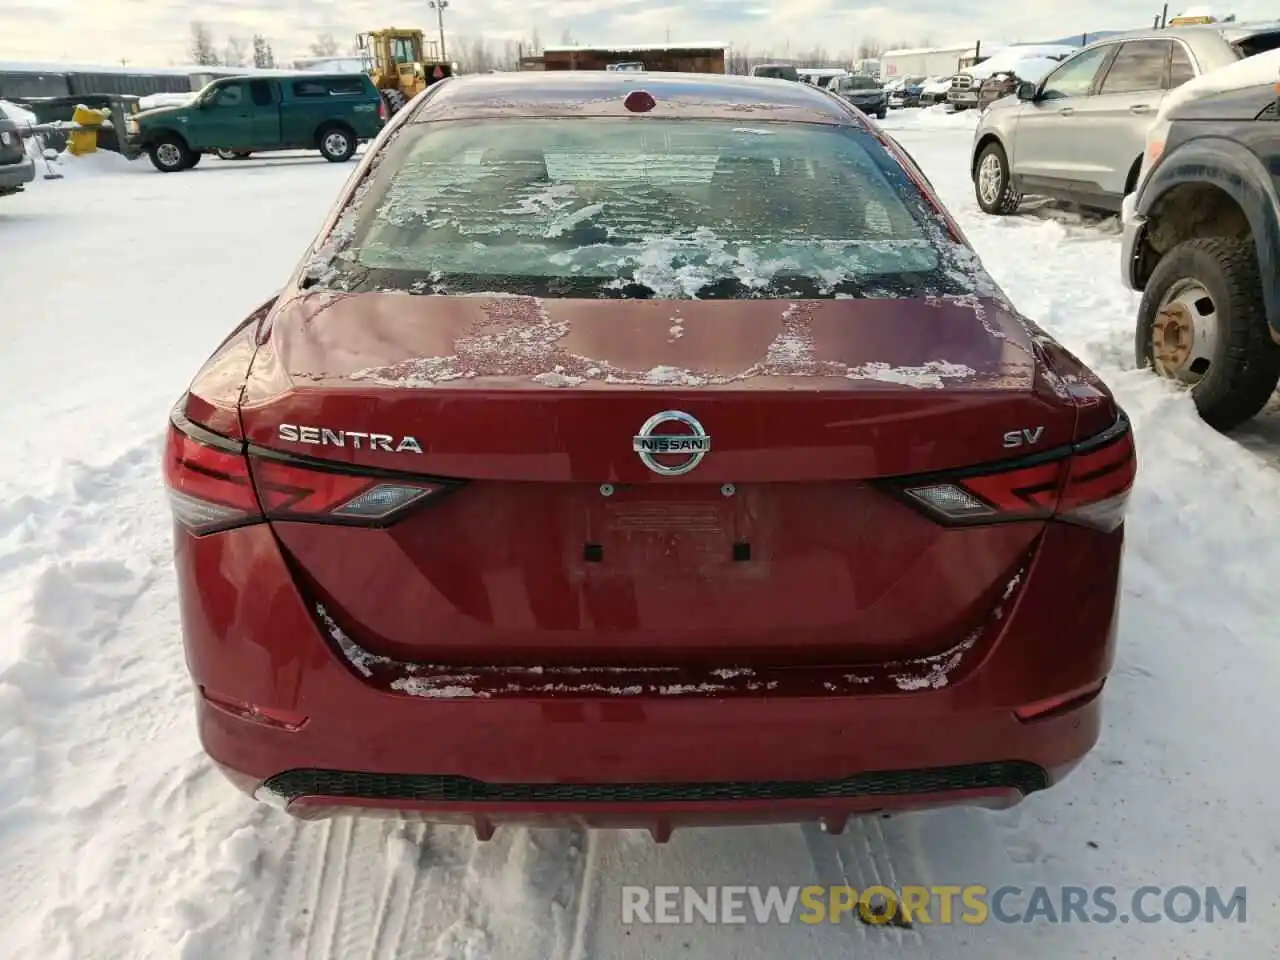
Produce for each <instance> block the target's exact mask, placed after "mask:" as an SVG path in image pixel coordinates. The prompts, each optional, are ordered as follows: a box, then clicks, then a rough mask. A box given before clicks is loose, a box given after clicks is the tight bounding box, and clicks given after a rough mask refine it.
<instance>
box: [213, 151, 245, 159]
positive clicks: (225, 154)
mask: <svg viewBox="0 0 1280 960" xmlns="http://www.w3.org/2000/svg"><path fill="white" fill-rule="evenodd" d="M213 152H214V153H215V154H217V156H218V159H219V160H248V159H249V151H248V150H215V151H213Z"/></svg>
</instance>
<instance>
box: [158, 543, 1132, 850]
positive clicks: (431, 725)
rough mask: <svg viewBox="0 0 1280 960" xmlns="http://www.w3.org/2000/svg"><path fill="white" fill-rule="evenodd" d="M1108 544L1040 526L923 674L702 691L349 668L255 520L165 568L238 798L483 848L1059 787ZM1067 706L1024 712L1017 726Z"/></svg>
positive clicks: (785, 675) (213, 736) (1101, 675)
mask: <svg viewBox="0 0 1280 960" xmlns="http://www.w3.org/2000/svg"><path fill="white" fill-rule="evenodd" d="M1120 549H1121V536H1120V535H1102V534H1097V533H1093V532H1090V531H1086V530H1080V529H1076V528H1068V527H1060V526H1058V525H1050V527H1049V529H1048V531H1047V532H1046V534H1045V536H1044V541H1043V543H1042V545H1041V547H1040V548H1039V550H1038V552H1037V554H1036V556H1035V558H1034V559H1033V560H1032V561H1031V564H1030V566H1029V567H1028V569H1027V570H1026V571H1025V573H1024V576H1023V577H1022V578H1021V582H1020V584H1015V585H1013V586H1011V589H1010V596H1009V597H1008V599H1007V602H1006V604H1005V605H1004V609H1003V610H1001V611H1000V614H999V617H998V618H997V619H998V622H995V623H993V628H992V630H991V631H990V632H989V634H988V635H986V636H984V637H982V638H981V639H977V640H974V639H970V640H967V641H966V642H965V643H962V644H958V645H957V647H956V648H954V649H953V650H952V651H948V652H947V654H945V655H943V656H941V657H938V658H934V659H933V661H932V662H928V663H925V662H921V663H916V664H911V665H903V664H897V665H885V666H884V668H882V669H875V670H870V669H866V668H860V669H859V670H858V671H856V672H855V673H851V672H849V670H848V668H845V669H837V668H821V669H819V668H812V669H806V670H795V669H786V670H777V671H775V672H774V673H772V674H762V673H750V672H744V673H734V672H732V671H728V670H726V671H720V672H718V673H714V674H709V675H707V676H704V677H702V678H698V677H692V676H688V675H686V674H676V675H675V676H667V675H653V674H650V673H646V672H644V671H631V670H628V671H626V672H615V673H612V674H611V673H610V672H609V671H596V672H595V673H594V674H593V673H592V672H584V671H578V672H576V673H575V672H574V671H572V670H566V671H561V672H559V673H557V672H556V671H553V670H551V669H549V668H548V669H546V670H539V669H536V668H535V669H533V670H525V671H511V670H501V671H499V670H493V671H489V672H488V673H484V672H483V671H480V672H469V673H465V674H463V673H456V672H455V673H452V674H450V673H449V672H448V671H444V670H437V671H433V670H431V669H430V668H422V669H419V670H417V671H416V672H415V671H413V670H407V669H406V668H405V665H403V664H394V663H392V662H390V661H381V660H377V659H373V660H370V659H368V658H363V659H362V658H361V657H359V656H353V654H352V650H353V648H352V647H351V642H350V640H349V639H348V638H347V637H346V635H345V634H343V633H342V632H341V631H340V630H339V629H337V628H336V627H332V625H331V624H330V625H328V626H327V627H326V626H325V625H324V622H323V621H318V620H317V616H316V610H315V608H314V607H313V606H311V605H310V604H308V603H307V602H306V601H305V600H304V599H303V597H302V596H300V594H299V592H298V589H297V588H296V586H295V584H294V583H293V581H292V580H291V578H290V576H289V572H288V570H287V568H286V566H285V564H284V562H283V560H282V559H281V556H280V554H279V552H278V549H277V547H276V544H275V541H274V539H273V538H272V536H271V534H270V531H269V530H268V529H267V528H265V527H250V528H245V529H240V530H235V531H230V532H227V533H223V534H216V535H213V536H210V537H206V538H201V539H198V540H197V539H193V538H190V537H188V536H186V535H185V534H179V535H178V539H177V550H176V563H177V568H178V574H179V583H180V598H181V604H182V615H183V626H184V639H185V645H186V653H187V661H188V665H189V668H190V671H191V674H192V677H193V679H194V681H195V683H196V684H197V687H198V691H199V692H198V694H197V703H198V708H197V712H198V722H199V731H200V738H201V741H202V743H203V745H204V748H205V750H206V751H207V752H208V754H209V755H210V756H211V757H212V758H213V760H214V761H215V762H217V763H218V765H219V766H220V767H221V768H222V769H223V770H224V771H225V772H226V773H227V775H228V776H229V777H230V778H231V779H232V780H233V782H235V783H236V784H237V785H238V786H239V787H240V788H241V789H243V790H245V791H246V792H249V793H252V794H255V795H257V796H258V797H259V798H260V799H264V800H269V801H271V802H274V803H276V804H277V805H279V806H282V807H285V808H286V809H288V810H289V811H290V812H291V813H293V814H295V815H297V816H301V817H318V816H325V815H329V814H332V813H335V812H339V811H344V810H345V811H349V810H351V809H352V808H361V810H362V811H363V812H364V813H367V814H377V813H384V814H390V813H393V814H395V815H397V816H404V815H410V816H412V815H421V816H424V817H427V818H429V819H433V820H440V821H455V822H464V823H470V824H472V825H474V826H475V828H476V830H477V832H478V833H480V834H481V835H482V836H483V835H487V833H488V832H489V831H491V830H492V827H493V824H495V823H499V822H506V821H511V822H525V823H527V822H565V821H573V822H578V823H583V824H587V825H591V826H602V827H603V826H623V827H645V828H648V829H650V830H652V831H653V832H654V834H655V835H656V836H659V837H661V836H664V835H665V834H666V833H668V832H669V831H670V830H671V829H672V828H673V827H675V826H681V825H691V824H712V823H769V822H793V821H812V820H817V821H822V822H824V823H825V824H827V825H828V826H830V827H834V828H838V827H839V826H840V825H841V824H842V823H843V821H844V819H845V818H846V817H848V816H849V815H852V814H858V813H865V812H869V811H874V810H887V809H894V810H899V809H914V808H922V807H930V806H938V805H950V804H969V805H985V806H1007V805H1009V804H1012V803H1016V802H1018V800H1020V799H1021V798H1022V797H1023V796H1025V795H1026V794H1028V793H1030V792H1034V791H1036V790H1039V789H1044V788H1045V787H1048V786H1049V785H1051V784H1053V783H1055V782H1057V781H1058V780H1060V779H1061V778H1062V777H1063V776H1065V775H1066V773H1067V772H1069V771H1070V770H1071V769H1072V768H1073V767H1074V766H1075V765H1076V764H1077V763H1078V762H1079V761H1080V760H1081V758H1082V757H1083V756H1084V755H1085V754H1086V753H1087V752H1088V751H1089V749H1090V748H1091V747H1092V746H1093V744H1094V743H1095V741H1096V739H1097V737H1098V732H1099V724H1100V713H1099V711H1100V701H1099V698H1098V696H1097V691H1098V689H1099V688H1100V687H1101V684H1102V682H1103V680H1104V679H1105V677H1106V675H1107V673H1108V671H1109V669H1110V666H1111V662H1112V658H1113V644H1114V627H1115V612H1116V602H1117V595H1118V580H1119V564H1120ZM1015 587H1016V589H1015ZM343 644H346V645H347V653H346V654H344V653H342V652H341V649H342V645H343ZM1064 696H1074V698H1075V699H1072V700H1071V701H1070V702H1068V703H1067V704H1065V705H1064V706H1062V707H1061V708H1059V709H1057V710H1055V711H1053V712H1051V713H1046V714H1044V715H1042V716H1041V717H1040V718H1039V719H1035V720H1031V721H1024V720H1023V719H1019V716H1018V715H1017V714H1016V713H1015V710H1019V709H1020V708H1024V707H1026V706H1027V705H1029V704H1043V703H1045V702H1046V701H1052V700H1053V699H1055V698H1062V697H1064ZM228 704H241V705H253V708H254V709H256V710H257V711H258V712H257V714H256V715H255V714H253V713H252V711H250V710H248V709H238V708H234V707H229V706H228ZM1046 709H1047V708H1046Z"/></svg>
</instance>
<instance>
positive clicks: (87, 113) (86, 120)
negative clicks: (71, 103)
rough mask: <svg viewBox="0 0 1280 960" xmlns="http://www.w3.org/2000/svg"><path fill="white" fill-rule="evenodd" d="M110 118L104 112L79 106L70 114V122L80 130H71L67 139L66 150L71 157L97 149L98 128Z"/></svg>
mask: <svg viewBox="0 0 1280 960" xmlns="http://www.w3.org/2000/svg"><path fill="white" fill-rule="evenodd" d="M108 116H110V114H109V113H107V111H105V110H94V109H92V108H91V107H84V106H79V107H76V109H75V112H74V113H73V114H71V120H72V122H74V123H77V124H79V126H80V129H78V130H72V131H71V133H70V135H69V136H68V137H67V150H68V151H70V153H71V154H72V156H76V157H78V156H81V155H82V154H86V153H93V152H94V151H95V150H97V149H98V128H99V127H101V126H102V122H103V121H104V120H106V119H107V117H108Z"/></svg>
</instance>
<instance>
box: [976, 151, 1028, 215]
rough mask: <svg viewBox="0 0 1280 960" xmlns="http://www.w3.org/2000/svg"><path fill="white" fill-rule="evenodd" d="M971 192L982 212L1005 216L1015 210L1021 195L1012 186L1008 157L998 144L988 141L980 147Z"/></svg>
mask: <svg viewBox="0 0 1280 960" xmlns="http://www.w3.org/2000/svg"><path fill="white" fill-rule="evenodd" d="M973 192H974V194H975V195H976V196H977V198H978V206H979V207H981V208H982V212H983V213H990V214H994V215H996V216H1006V215H1008V214H1010V213H1016V212H1017V210H1018V204H1020V203H1021V202H1022V196H1021V195H1020V194H1019V193H1018V191H1017V190H1015V189H1014V188H1013V178H1012V177H1011V176H1010V175H1009V158H1008V157H1007V156H1005V152H1004V147H1002V146H1000V144H998V143H988V144H987V145H986V146H985V147H983V148H982V153H981V154H979V156H978V163H977V165H976V166H975V167H974V171H973Z"/></svg>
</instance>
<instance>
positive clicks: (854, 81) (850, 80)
mask: <svg viewBox="0 0 1280 960" xmlns="http://www.w3.org/2000/svg"><path fill="white" fill-rule="evenodd" d="M845 84H846V85H847V86H848V87H849V89H851V90H879V89H880V84H879V83H877V82H876V79H875V77H866V76H852V77H846V78H845Z"/></svg>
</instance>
